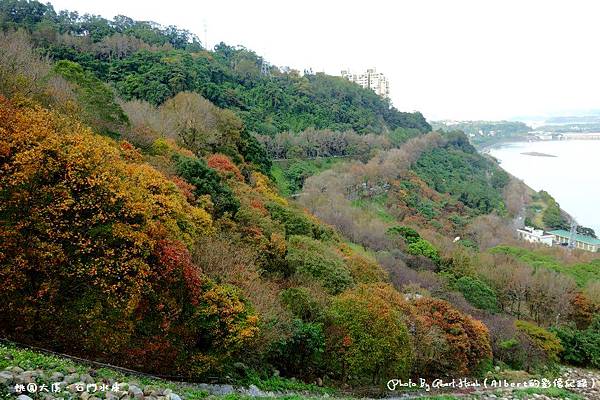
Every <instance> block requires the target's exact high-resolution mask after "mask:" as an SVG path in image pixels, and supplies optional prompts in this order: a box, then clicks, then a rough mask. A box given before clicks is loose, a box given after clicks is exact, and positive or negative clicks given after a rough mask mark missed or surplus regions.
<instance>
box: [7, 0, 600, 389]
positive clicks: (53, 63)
mask: <svg viewBox="0 0 600 400" xmlns="http://www.w3.org/2000/svg"><path fill="white" fill-rule="evenodd" d="M0 26H1V27H2V33H0V280H1V282H2V283H1V284H0V335H1V336H2V337H5V338H8V339H11V340H14V341H17V342H20V343H24V344H30V345H35V346H39V347H44V348H48V349H52V350H55V351H59V352H64V353H68V354H71V355H75V356H79V357H82V358H87V359H92V360H97V361H101V362H108V363H111V364H114V365H118V366H122V367H127V368H132V369H135V370H138V371H143V372H148V373H153V374H160V375H166V376H177V377H180V378H184V379H188V380H196V381H203V380H208V379H214V377H219V378H218V379H220V380H224V379H225V378H224V377H228V378H227V379H230V380H234V381H238V382H248V381H253V380H256V379H259V380H262V379H264V380H266V379H276V380H277V382H280V381H281V382H283V383H282V385H283V384H285V382H291V381H287V380H286V379H291V378H294V379H295V380H300V381H303V382H307V383H313V382H315V383H316V382H320V384H325V385H328V386H339V387H345V388H348V387H360V386H373V385H381V384H382V383H384V382H386V381H387V380H388V379H390V378H391V377H393V378H408V377H423V378H428V379H433V378H439V377H465V376H472V377H478V376H483V375H484V374H486V373H488V372H490V371H492V370H493V367H494V366H497V367H498V368H499V369H501V370H502V371H505V370H523V371H525V373H531V374H535V373H538V372H544V373H556V371H557V368H556V366H557V365H558V364H559V363H571V364H574V365H579V366H584V367H595V368H598V367H600V362H599V360H600V358H599V357H600V352H599V350H598V349H599V348H600V336H599V335H598V330H597V326H598V324H599V323H600V322H599V321H600V315H599V311H600V287H599V286H598V275H597V272H595V271H596V269H595V268H597V264H598V259H597V258H596V259H594V257H593V256H591V255H589V254H583V253H578V252H573V253H567V252H564V251H563V250H562V249H540V248H535V247H527V246H524V245H523V244H522V243H520V242H516V241H515V240H514V238H513V234H512V233H513V231H512V228H511V226H512V225H511V224H512V221H513V218H515V217H516V216H517V215H520V213H521V212H522V210H524V209H526V210H528V211H531V210H532V208H531V207H532V204H534V203H535V202H536V201H538V200H539V199H540V198H541V199H542V200H543V201H544V202H545V203H544V204H550V203H551V201H550V199H551V198H550V199H549V198H548V197H547V196H545V195H544V194H543V193H542V194H534V193H532V191H531V190H530V189H529V188H527V187H526V186H524V185H523V184H522V183H521V182H518V181H516V180H514V179H513V178H512V177H510V176H509V175H508V174H506V172H504V171H503V170H502V169H501V168H500V167H499V166H498V165H497V164H496V163H495V162H494V160H492V159H489V158H487V157H485V156H482V155H481V154H479V153H477V151H476V150H475V149H474V148H473V146H472V145H471V144H470V143H469V140H468V138H467V137H466V136H465V134H464V133H462V132H459V131H452V132H431V128H430V126H429V125H428V124H427V122H426V121H425V120H424V118H423V117H422V116H421V114H419V113H403V112H400V111H398V110H396V109H395V108H393V107H391V106H390V104H389V103H388V102H387V101H385V100H382V99H380V98H379V97H377V96H376V95H375V94H374V93H372V92H371V91H369V90H367V89H362V88H361V87H360V86H358V85H355V84H353V83H350V82H347V81H345V80H343V79H341V78H339V77H332V76H327V75H324V74H316V75H300V74H298V73H297V72H295V71H283V72H282V70H280V69H278V68H276V67H268V68H267V69H266V71H265V68H264V67H263V60H262V59H261V58H260V57H259V56H257V55H256V54H255V53H253V52H251V51H250V50H247V49H243V48H238V47H231V46H227V45H225V44H220V45H218V46H216V48H215V49H204V48H203V47H202V45H201V43H200V42H199V41H198V39H197V38H196V37H194V35H192V34H191V33H190V32H187V31H185V30H181V29H179V28H176V27H173V26H170V27H161V26H158V25H157V24H154V23H151V22H140V21H133V20H132V19H130V18H127V17H124V16H119V17H116V18H115V19H114V20H113V21H108V20H105V19H103V18H100V17H97V16H89V15H85V16H79V15H77V14H76V13H71V12H66V11H61V12H59V13H57V12H56V11H55V10H54V9H53V8H52V7H51V6H50V5H44V4H41V3H38V2H36V1H27V0H9V1H3V2H1V3H0ZM315 158H316V160H314V159H315ZM274 159H277V160H283V161H284V162H285V163H286V164H281V165H279V164H278V165H275V166H274V165H273V160H274ZM292 194H293V195H294V196H293V197H292V196H290V197H286V195H292ZM550 206H552V204H550ZM556 207H558V205H556ZM554 212H555V210H553V209H551V211H549V212H548V217H546V218H547V219H551V218H552V217H553V213H554ZM570 267H573V268H570ZM15 316H18V318H16V317H15Z"/></svg>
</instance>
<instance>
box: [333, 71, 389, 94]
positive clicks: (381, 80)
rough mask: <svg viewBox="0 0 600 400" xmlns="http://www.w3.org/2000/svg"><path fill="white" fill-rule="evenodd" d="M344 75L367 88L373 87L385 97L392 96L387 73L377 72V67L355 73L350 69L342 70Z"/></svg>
mask: <svg viewBox="0 0 600 400" xmlns="http://www.w3.org/2000/svg"><path fill="white" fill-rule="evenodd" d="M342 77H344V78H346V79H348V80H349V81H351V82H355V83H358V84H359V85H360V86H362V87H364V88H366V89H371V90H372V91H374V92H375V93H377V94H378V95H379V96H381V97H383V98H386V99H387V98H389V97H390V83H389V82H388V80H387V78H386V77H385V75H383V74H382V73H381V72H377V71H376V70H375V68H371V69H367V71H366V72H363V73H362V74H353V73H351V72H350V71H348V70H346V71H342Z"/></svg>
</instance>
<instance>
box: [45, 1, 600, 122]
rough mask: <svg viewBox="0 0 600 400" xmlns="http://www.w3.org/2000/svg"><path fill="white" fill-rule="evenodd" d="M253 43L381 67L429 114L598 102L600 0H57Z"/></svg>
mask: <svg viewBox="0 0 600 400" xmlns="http://www.w3.org/2000/svg"><path fill="white" fill-rule="evenodd" d="M51 3H52V4H53V5H54V7H55V8H56V9H57V10H61V9H69V10H76V11H79V12H80V13H86V12H87V13H94V14H99V15H102V16H104V17H107V18H112V17H113V16H115V15H118V14H123V15H127V16H130V17H132V18H134V19H138V20H152V21H156V22H158V23H160V24H163V25H171V24H173V25H177V26H179V27H181V28H185V29H188V30H190V31H192V32H194V33H196V34H197V35H198V37H199V38H200V39H201V40H202V41H204V39H205V36H204V23H205V22H206V26H207V31H208V35H207V39H208V45H209V46H211V47H212V46H214V44H216V43H218V42H220V41H224V42H225V43H227V44H231V45H235V44H240V45H244V46H246V47H247V48H249V49H252V50H254V51H256V52H257V53H258V54H260V55H262V56H264V57H265V58H266V59H267V60H268V61H270V62H271V63H272V64H275V65H278V66H290V67H293V68H297V69H300V70H302V69H304V68H308V67H312V68H313V70H315V71H325V72H327V73H330V74H336V75H338V74H339V73H340V71H341V70H342V69H346V68H350V69H351V70H352V71H357V72H358V71H361V70H362V69H365V68H368V67H375V68H377V70H378V71H381V72H383V73H385V74H386V75H387V76H388V78H389V80H390V90H391V97H392V100H393V103H394V105H395V106H396V107H397V108H399V109H401V110H406V111H412V110H419V111H422V112H423V113H424V114H425V116H426V117H427V118H428V119H441V118H448V119H500V118H510V117H514V116H522V115H539V114H548V113H563V114H564V113H569V112H576V111H581V110H584V109H600V77H599V74H600V51H599V47H600V46H599V41H600V21H599V20H598V17H599V16H600V2H598V1H594V0H589V1H578V0H564V1H551V0H546V1H533V0H498V1H491V0H489V1H482V0H472V1H464V0H452V1H448V0H438V1H434V0H412V1H407V0H402V1H393V2H392V1H385V0H368V1H353V0H352V1H350V0H345V1H328V0H305V1H293V2H292V1H281V0H279V1H275V0H273V1H264V0H261V1H258V0H256V1H249V0H213V1H210V2H206V1H184V0H168V1H167V0H156V1H155V0H101V1H95V0H94V1H82V0H51Z"/></svg>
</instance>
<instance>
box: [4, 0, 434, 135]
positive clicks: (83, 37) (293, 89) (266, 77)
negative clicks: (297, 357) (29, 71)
mask: <svg viewBox="0 0 600 400" xmlns="http://www.w3.org/2000/svg"><path fill="white" fill-rule="evenodd" d="M0 27H2V29H3V30H6V29H11V28H22V29H26V30H27V31H28V32H30V33H31V35H32V38H33V40H34V42H35V43H36V44H37V45H38V46H39V47H40V49H41V51H42V52H43V53H45V54H48V55H49V56H50V58H52V59H53V60H61V59H62V60H69V61H73V62H76V63H78V64H80V65H81V66H82V67H83V68H84V69H85V70H86V71H89V72H91V73H93V74H94V75H95V76H96V77H98V78H99V79H101V80H103V81H105V82H108V83H110V84H111V85H112V86H113V87H114V88H115V89H116V91H117V93H118V94H119V96H120V97H122V98H123V99H125V100H132V99H138V100H145V101H148V102H150V103H151V104H154V105H160V104H162V103H163V102H165V101H166V100H167V99H169V98H170V97H173V96H174V95H175V94H177V93H178V92H181V91H193V92H197V93H200V94H201V95H202V96H203V97H205V98H206V99H208V100H210V101H211V102H212V103H214V104H215V105H216V106H218V107H224V108H229V109H232V110H235V111H236V112H237V113H238V115H239V116H240V117H241V118H242V120H243V121H244V123H245V125H246V127H247V129H248V130H249V131H251V132H256V133H261V134H267V135H270V134H275V133H277V132H281V131H294V132H297V131H301V130H304V129H306V128H309V127H312V128H317V129H325V128H328V129H334V130H349V129H351V130H354V131H356V132H359V133H368V132H375V133H382V132H386V131H388V130H393V129H395V128H398V127H405V128H416V129H419V130H421V131H423V132H426V131H429V130H430V129H431V127H430V126H429V124H428V123H427V122H426V121H425V119H424V118H423V116H422V115H421V114H420V113H418V112H416V113H403V112H400V111H398V110H396V109H395V108H394V107H392V106H391V104H390V103H389V101H388V100H385V99H382V98H380V97H379V96H377V95H376V94H375V93H374V92H372V91H371V90H367V89H363V88H361V87H360V86H359V85H356V84H354V83H352V82H349V81H347V80H345V79H342V78H341V77H335V76H328V75H325V74H322V73H317V74H311V75H303V76H302V75H300V74H299V73H298V72H297V71H293V70H292V71H287V70H286V71H285V72H283V71H282V70H280V69H278V68H277V67H273V66H268V65H266V64H265V60H264V59H263V58H262V57H260V56H258V55H257V54H256V53H254V52H253V51H251V50H248V49H246V48H243V47H239V46H235V47H234V46H228V45H226V44H224V43H220V44H218V45H217V46H215V48H214V49H204V48H203V47H202V46H201V44H200V42H199V40H198V38H197V37H196V36H195V35H193V34H192V33H190V32H189V31H187V30H182V29H178V28H176V27H174V26H168V27H162V26H160V25H158V24H156V23H153V22H148V21H134V20H132V19H131V18H128V17H125V16H117V17H115V18H114V19H113V20H107V19H104V18H102V17H100V16H97V15H88V14H85V15H82V16H80V15H79V14H77V13H76V12H67V11H60V12H58V13H57V12H56V11H55V10H54V8H53V7H52V5H50V4H47V5H44V4H42V3H39V2H37V1H29V0H8V1H3V2H2V4H1V5H0ZM265 65H266V67H265V68H263V67H264V66H265Z"/></svg>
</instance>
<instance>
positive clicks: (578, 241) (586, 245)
mask: <svg viewBox="0 0 600 400" xmlns="http://www.w3.org/2000/svg"><path fill="white" fill-rule="evenodd" d="M517 234H518V235H519V239H521V240H524V241H526V242H529V243H536V244H545V245H546V246H568V245H569V242H570V241H571V238H572V239H573V242H574V246H575V248H576V249H579V250H585V251H591V252H592V253H597V252H600V239H596V238H593V237H591V236H586V235H581V234H578V233H577V234H572V233H571V232H569V231H566V230H564V229H557V230H554V231H549V232H544V231H543V230H542V229H536V228H533V227H531V226H526V227H524V228H522V229H517Z"/></svg>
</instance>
